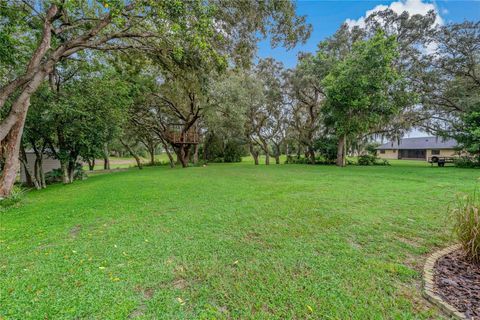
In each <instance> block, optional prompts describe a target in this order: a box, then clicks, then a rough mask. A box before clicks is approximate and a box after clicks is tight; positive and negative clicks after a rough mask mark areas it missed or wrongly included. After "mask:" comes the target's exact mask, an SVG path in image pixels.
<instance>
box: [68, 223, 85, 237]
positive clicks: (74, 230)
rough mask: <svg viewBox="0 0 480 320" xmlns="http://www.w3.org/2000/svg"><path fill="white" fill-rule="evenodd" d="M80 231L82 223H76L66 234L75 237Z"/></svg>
mask: <svg viewBox="0 0 480 320" xmlns="http://www.w3.org/2000/svg"><path fill="white" fill-rule="evenodd" d="M80 231H82V225H80V224H77V225H76V226H74V227H73V228H71V229H70V231H69V232H68V234H69V235H70V237H72V238H73V239H75V238H76V237H77V236H78V234H79V233H80Z"/></svg>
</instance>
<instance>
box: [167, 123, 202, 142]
mask: <svg viewBox="0 0 480 320" xmlns="http://www.w3.org/2000/svg"><path fill="white" fill-rule="evenodd" d="M182 131H183V126H182V125H170V126H169V127H168V129H167V131H166V137H167V139H168V140H169V141H170V142H171V143H184V144H197V143H199V140H200V139H199V134H198V131H197V127H196V126H192V127H191V128H190V129H188V130H187V132H185V133H184V134H183V139H182Z"/></svg>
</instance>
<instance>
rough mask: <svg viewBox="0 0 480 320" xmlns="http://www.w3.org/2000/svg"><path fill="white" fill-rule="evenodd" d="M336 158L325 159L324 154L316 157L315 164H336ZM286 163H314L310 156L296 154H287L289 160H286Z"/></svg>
mask: <svg viewBox="0 0 480 320" xmlns="http://www.w3.org/2000/svg"><path fill="white" fill-rule="evenodd" d="M334 163H335V160H328V159H325V158H324V157H323V156H319V157H315V164H334ZM285 164H312V163H311V162H310V158H305V157H300V158H297V157H296V156H292V155H287V160H285Z"/></svg>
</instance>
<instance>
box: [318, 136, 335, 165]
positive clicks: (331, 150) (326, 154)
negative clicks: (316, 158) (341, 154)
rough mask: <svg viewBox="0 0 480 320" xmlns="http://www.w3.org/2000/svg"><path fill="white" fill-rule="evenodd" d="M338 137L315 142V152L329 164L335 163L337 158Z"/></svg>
mask: <svg viewBox="0 0 480 320" xmlns="http://www.w3.org/2000/svg"><path fill="white" fill-rule="evenodd" d="M337 141H338V139H337V138H336V137H325V138H320V139H317V140H316V141H315V151H317V152H318V153H319V155H321V156H322V157H323V158H324V159H325V160H326V161H327V162H328V161H329V162H331V163H333V162H334V161H335V159H336V158H337Z"/></svg>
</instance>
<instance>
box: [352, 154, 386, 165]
mask: <svg viewBox="0 0 480 320" xmlns="http://www.w3.org/2000/svg"><path fill="white" fill-rule="evenodd" d="M357 164H358V165H359V166H389V165H390V163H389V162H388V160H386V159H380V158H377V157H376V156H374V155H370V154H364V155H361V156H359V157H358V160H357Z"/></svg>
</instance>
